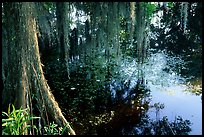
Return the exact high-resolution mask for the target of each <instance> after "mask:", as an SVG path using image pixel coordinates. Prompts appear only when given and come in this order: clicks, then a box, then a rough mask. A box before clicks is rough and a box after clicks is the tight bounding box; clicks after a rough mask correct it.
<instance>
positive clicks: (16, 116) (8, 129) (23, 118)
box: [2, 105, 39, 135]
mask: <svg viewBox="0 0 204 137" xmlns="http://www.w3.org/2000/svg"><path fill="white" fill-rule="evenodd" d="M12 108H13V110H12V111H11V109H10V105H9V107H8V113H6V112H2V116H3V117H5V116H7V118H5V119H4V118H3V119H2V135H23V134H25V133H26V130H29V129H32V128H33V129H36V132H37V133H38V129H37V128H36V126H35V125H29V124H27V125H26V127H24V128H23V125H24V124H25V123H27V122H28V121H30V120H32V119H37V118H39V117H33V116H31V115H30V114H29V113H28V109H22V108H20V109H18V110H16V109H15V107H14V105H12Z"/></svg>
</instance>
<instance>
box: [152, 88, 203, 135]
mask: <svg viewBox="0 0 204 137" xmlns="http://www.w3.org/2000/svg"><path fill="white" fill-rule="evenodd" d="M150 89H151V95H152V102H151V104H152V105H153V104H154V103H158V102H160V103H164V105H165V108H164V109H162V110H161V112H160V118H162V117H163V116H167V117H168V119H169V120H170V121H173V120H174V118H175V116H181V117H182V118H183V120H185V119H188V120H190V121H191V122H192V123H193V125H192V126H191V127H192V132H191V134H197V135H199V134H200V135H201V134H202V102H201V97H200V96H196V95H193V94H191V93H187V92H182V88H181V87H180V86H177V87H174V88H173V90H172V89H171V87H170V88H169V89H167V90H169V91H162V90H161V89H160V88H156V87H154V86H153V85H152V86H150ZM170 90H171V91H170ZM170 92H171V93H170ZM155 114H156V113H155V109H154V108H152V109H151V110H150V111H149V115H150V117H151V118H155Z"/></svg>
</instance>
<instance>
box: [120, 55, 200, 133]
mask: <svg viewBox="0 0 204 137" xmlns="http://www.w3.org/2000/svg"><path fill="white" fill-rule="evenodd" d="M175 65H177V66H178V65H179V67H180V68H182V67H184V62H183V61H182V60H181V59H180V58H179V57H169V56H167V54H165V52H164V51H162V52H158V53H155V54H152V55H151V57H150V58H149V60H148V62H147V63H145V64H144V65H143V66H142V67H143V68H142V73H143V76H144V79H145V80H146V85H147V87H148V88H149V89H150V91H151V92H150V94H151V102H150V105H154V104H155V103H162V104H164V106H165V107H164V108H163V109H161V110H160V112H159V118H162V117H164V116H167V117H168V119H169V121H174V119H175V117H177V116H181V117H182V118H183V119H184V120H186V119H188V120H190V122H191V123H192V125H191V129H192V131H191V132H190V134H191V135H202V99H201V95H196V94H194V93H192V92H190V91H191V90H189V86H187V85H186V79H185V78H183V77H181V76H180V74H178V73H177V72H176V71H175V69H174V68H172V66H175ZM135 66H138V65H137V63H136V61H135V60H133V61H132V62H131V63H126V65H124V67H123V69H122V71H121V72H122V73H123V74H126V79H127V80H131V85H132V86H134V85H135V84H136V81H137V79H138V77H137V76H138V74H137V73H138V72H137V71H136V70H138V69H141V68H138V67H135ZM167 70H168V71H167ZM147 114H148V115H149V117H150V118H151V119H154V120H155V119H156V110H155V108H150V109H149V110H148V112H147Z"/></svg>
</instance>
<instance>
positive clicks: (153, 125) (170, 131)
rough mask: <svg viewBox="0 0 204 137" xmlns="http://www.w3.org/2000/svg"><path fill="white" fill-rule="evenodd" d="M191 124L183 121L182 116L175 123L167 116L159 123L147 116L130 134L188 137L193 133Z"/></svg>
mask: <svg viewBox="0 0 204 137" xmlns="http://www.w3.org/2000/svg"><path fill="white" fill-rule="evenodd" d="M190 125H191V122H190V121H189V120H183V119H182V117H181V116H178V117H176V118H175V120H174V121H173V122H170V121H168V118H167V116H165V117H163V118H162V119H160V120H159V121H157V120H156V121H153V120H152V119H150V118H149V117H148V116H147V115H146V116H145V117H143V118H142V120H141V122H140V124H137V125H136V126H135V127H134V130H133V131H132V132H130V133H129V134H134V135H188V134H189V133H190V131H191V128H190Z"/></svg>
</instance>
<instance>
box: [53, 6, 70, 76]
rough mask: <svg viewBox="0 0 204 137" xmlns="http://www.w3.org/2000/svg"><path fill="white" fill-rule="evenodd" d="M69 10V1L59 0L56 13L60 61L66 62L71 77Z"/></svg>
mask: <svg viewBox="0 0 204 137" xmlns="http://www.w3.org/2000/svg"><path fill="white" fill-rule="evenodd" d="M68 10H69V3H67V2H57V3H56V15H57V28H58V42H59V45H60V46H59V54H60V61H61V62H62V63H63V64H65V66H66V68H67V76H68V79H69V78H70V77H69V64H68V63H69V61H68V60H69V49H70V44H69V27H68V21H69V16H68V14H67V13H68Z"/></svg>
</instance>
